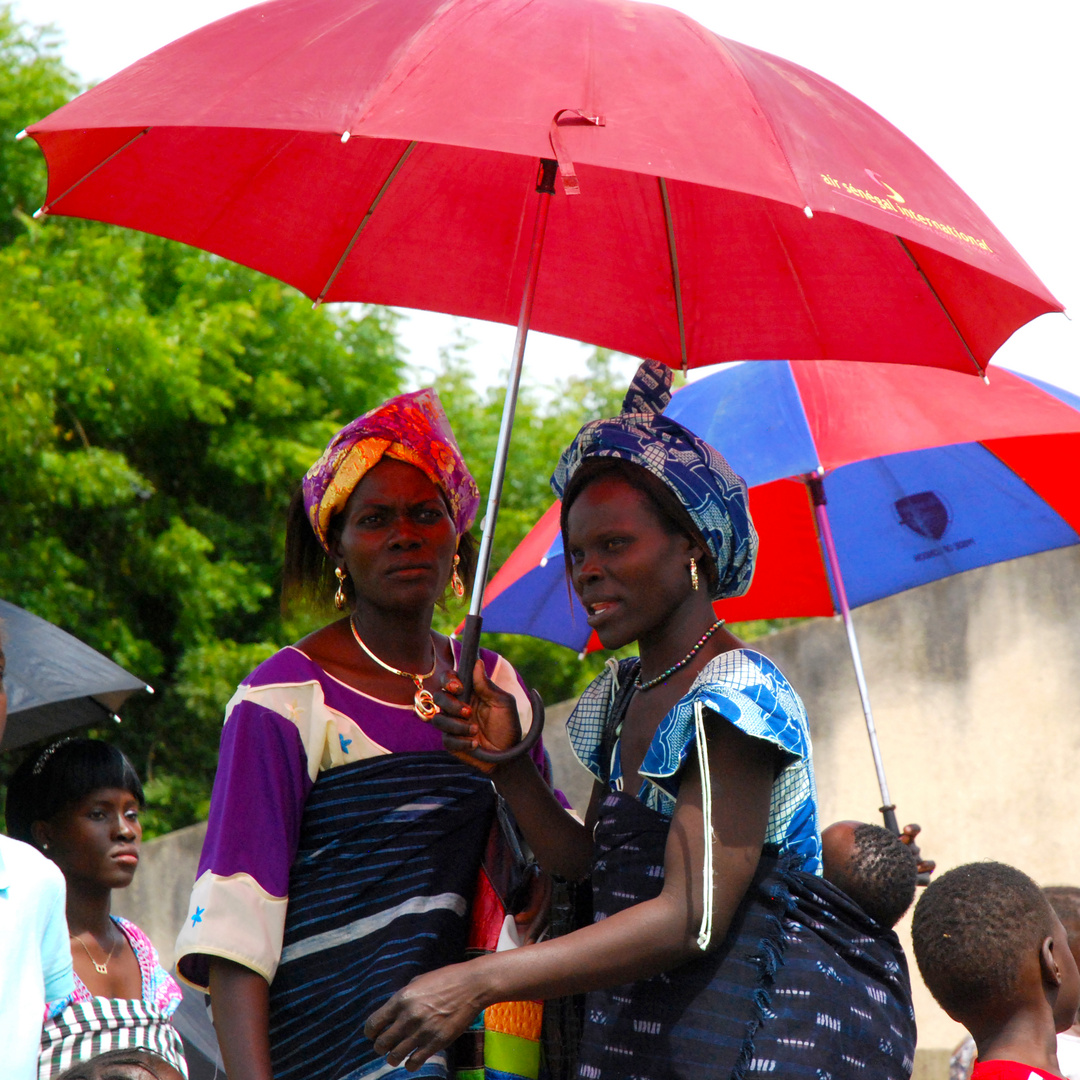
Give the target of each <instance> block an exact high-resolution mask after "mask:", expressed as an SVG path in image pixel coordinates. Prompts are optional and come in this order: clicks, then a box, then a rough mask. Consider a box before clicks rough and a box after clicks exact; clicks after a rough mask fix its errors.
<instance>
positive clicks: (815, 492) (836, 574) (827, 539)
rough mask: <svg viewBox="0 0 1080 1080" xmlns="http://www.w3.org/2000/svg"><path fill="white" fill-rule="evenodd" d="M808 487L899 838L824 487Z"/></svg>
mask: <svg viewBox="0 0 1080 1080" xmlns="http://www.w3.org/2000/svg"><path fill="white" fill-rule="evenodd" d="M809 487H810V495H811V498H812V499H813V503H814V516H815V517H816V518H817V526H818V536H819V537H820V538H821V546H822V548H823V549H824V552H825V559H826V562H827V563H828V566H829V576H830V577H831V578H832V585H833V592H834V594H835V597H836V606H837V607H838V608H839V609H840V617H841V618H842V619H843V620H844V630H845V631H846V632H847V639H848V649H849V650H850V652H851V663H852V665H853V666H854V668H855V682H856V684H857V686H858V687H859V700H860V701H861V702H862V710H863V717H864V718H865V720H866V734H867V736H868V737H869V739H870V753H871V754H872V755H873V758H874V769H875V770H876V772H877V780H878V788H879V790H880V791H881V802H882V806H881V813H882V814H883V815H884V818H885V824H886V826H887V827H888V828H889V830H890V831H891V832H893V833H894V834H896V835H899V833H900V830H899V829H898V828H897V824H896V813H895V811H896V808H895V807H894V806H893V805H892V799H890V798H889V782H888V781H887V780H886V779H885V764H884V762H883V761H882V760H881V747H880V746H879V745H878V737H877V726H876V725H875V724H874V713H873V711H872V710H871V708H870V691H869V690H868V689H867V686H866V675H865V674H864V673H863V665H862V656H861V654H860V653H859V639H858V638H857V637H856V636H855V624H854V623H853V622H852V620H851V608H850V607H848V599H847V590H846V589H845V588H844V578H843V576H842V575H841V573H840V559H839V557H838V556H837V554H836V545H835V544H834V543H833V536H832V529H831V528H830V527H829V514H828V510H827V509H826V505H825V489H824V485H823V484H822V482H821V480H820V478H818V477H812V478H811V479H810V482H809Z"/></svg>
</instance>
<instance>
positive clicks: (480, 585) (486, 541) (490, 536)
mask: <svg viewBox="0 0 1080 1080" xmlns="http://www.w3.org/2000/svg"><path fill="white" fill-rule="evenodd" d="M540 176H541V179H540V183H539V184H538V185H537V192H538V194H539V196H540V198H539V200H538V201H537V204H536V221H535V222H534V224H533V236H532V245H531V246H530V248H529V263H528V267H527V269H526V272H525V291H524V295H523V296H522V298H521V313H520V315H519V316H518V325H517V335H516V337H515V339H514V355H513V359H512V361H511V364H510V375H509V378H508V379H507V381H506V400H505V401H504V402H503V412H502V422H501V423H500V425H499V441H498V443H497V445H496V447H495V462H494V464H493V465H492V468H491V487H490V488H489V490H488V502H487V513H486V514H485V515H484V524H483V532H482V534H481V537H480V553H479V555H478V556H477V560H476V577H475V579H474V580H473V590H472V597H471V599H470V601H469V618H470V621H471V622H472V623H473V624H474V626H475V629H474V630H473V632H472V633H471V634H469V635H468V637H467V639H466V641H465V643H464V644H465V646H466V647H465V648H463V649H462V653H461V661H460V665H459V671H458V675H459V677H460V678H461V681H462V683H464V691H463V693H462V697H464V698H466V699H467V698H468V697H469V696H471V694H472V671H473V667H474V666H475V664H476V652H475V651H474V648H473V647H472V643H473V641H474V640H475V641H476V645H475V648H477V649H478V648H479V636H480V628H479V620H480V611H481V609H482V608H483V606H484V590H485V588H486V587H487V579H488V571H489V570H490V568H491V546H492V543H493V541H494V539H495V523H496V521H497V520H498V517H499V501H500V500H501V498H502V488H503V480H504V478H505V477H506V458H507V455H508V454H509V452H510V435H511V432H512V431H513V428H514V411H515V409H516V408H517V397H518V386H519V384H520V382H521V367H522V363H523V361H524V359H525V339H526V338H527V337H528V335H529V321H530V319H531V318H532V308H533V298H534V297H535V295H536V279H537V277H538V275H539V272H540V255H541V253H542V252H543V249H544V233H545V231H546V230H547V219H548V210H549V209H550V207H551V196H552V195H553V194H554V193H555V186H554V182H555V162H554V161H549V160H547V159H543V160H542V161H541V174H540Z"/></svg>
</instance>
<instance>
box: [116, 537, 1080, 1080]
mask: <svg viewBox="0 0 1080 1080" xmlns="http://www.w3.org/2000/svg"><path fill="white" fill-rule="evenodd" d="M855 623H856V628H857V631H858V635H859V642H860V645H861V648H862V653H863V661H864V665H865V669H866V676H867V681H868V683H869V687H870V697H871V701H872V704H873V707H874V715H875V718H876V720H877V727H878V732H879V735H880V740H881V746H882V753H883V756H884V761H885V767H886V770H887V773H888V778H889V784H890V787H891V789H892V791H891V793H892V797H893V800H894V802H896V804H897V806H898V814H899V817H900V820H901V822H909V821H917V822H918V823H919V824H921V825H922V826H923V830H924V831H923V851H924V852H925V854H926V855H927V857H929V858H933V859H936V860H937V864H938V868H939V872H941V871H943V870H947V869H949V868H950V867H952V866H957V865H959V864H960V863H964V862H969V861H971V860H973V859H986V858H996V859H1001V860H1003V861H1005V862H1011V863H1014V864H1015V865H1017V866H1019V867H1020V868H1021V869H1023V870H1025V871H1026V872H1028V873H1029V874H1031V875H1032V876H1033V877H1034V878H1035V879H1036V880H1037V881H1039V882H1040V883H1041V884H1044V885H1050V884H1080V846H1078V844H1077V826H1078V817H1080V810H1078V809H1077V798H1076V778H1075V774H1076V772H1077V765H1078V761H1080V754H1078V752H1080V648H1078V642H1080V548H1065V549H1062V550H1060V551H1054V552H1047V553H1044V554H1042V555H1035V556H1031V557H1029V558H1026V559H1020V560H1016V561H1014V562H1010V563H1002V564H999V565H998V566H992V567H986V568H984V569H981V570H974V571H970V572H969V573H966V574H961V575H958V576H956V577H952V578H947V579H945V580H943V581H940V582H936V583H935V584H933V585H927V586H924V587H922V588H921V589H915V590H912V591H911V592H907V593H903V594H901V595H899V596H895V597H891V598H889V599H887V600H881V601H879V602H878V603H876V604H870V605H867V606H866V607H865V608H861V609H859V610H858V611H857V612H856V613H855ZM756 644H757V646H758V647H759V648H760V649H761V650H762V651H763V652H766V653H768V654H769V655H770V656H771V657H772V658H773V659H774V660H775V661H776V662H777V663H778V664H779V665H780V667H781V668H782V669H783V670H784V671H785V673H786V674H787V675H788V677H789V678H790V679H791V681H792V683H793V684H794V685H795V687H796V689H797V690H798V691H799V692H800V694H801V695H802V697H803V700H804V701H805V702H806V706H807V711H808V712H809V715H810V720H811V727H812V731H813V737H814V754H815V765H816V770H817V781H818V789H819V793H820V798H821V814H822V817H821V820H822V824H828V823H829V822H831V821H836V820H839V819H841V818H856V819H861V820H864V821H879V820H880V815H879V814H878V806H879V805H880V798H879V797H878V793H877V785H876V781H875V777H874V770H873V766H872V762H871V758H870V751H869V747H868V745H867V740H866V730H865V725H864V722H863V716H862V710H861V707H860V704H859V698H858V693H857V691H856V688H855V681H854V677H853V675H852V667H851V659H850V655H849V653H848V649H847V640H846V638H845V635H844V632H843V627H842V626H841V624H840V623H839V621H837V620H832V619H815V620H812V621H810V622H807V623H803V624H800V625H798V626H794V627H791V628H789V629H787V630H784V631H781V632H780V633H778V634H774V635H772V636H771V637H769V638H766V639H764V640H762V641H759V642H757V643H756ZM571 704H572V703H570V702H563V703H561V704H559V705H553V706H551V707H550V708H549V709H548V718H547V731H546V733H545V743H546V744H547V746H548V749H549V752H550V753H551V756H552V760H553V763H554V766H555V771H556V776H555V779H556V784H557V786H559V787H561V788H562V790H563V791H564V792H566V794H567V795H568V796H569V798H570V801H571V802H572V803H573V804H574V806H575V808H576V809H578V810H579V812H581V813H582V814H583V813H584V810H585V807H586V805H587V804H588V798H589V792H590V790H591V781H590V779H589V777H588V774H586V773H585V772H584V770H583V769H582V768H581V766H580V765H578V764H577V763H576V761H575V760H574V758H573V754H572V752H571V751H570V747H569V743H568V742H567V740H566V733H565V727H564V722H565V719H566V716H567V715H568V714H569V709H570V706H571ZM204 831H205V826H203V825H196V826H192V827H191V828H190V829H182V830H180V831H179V832H176V833H173V834H171V835H170V836H167V837H162V838H161V839H159V840H154V841H151V842H150V843H148V844H146V845H145V847H144V858H143V861H142V864H141V867H140V870H139V874H138V876H137V877H136V879H135V883H134V884H133V885H132V886H131V888H130V889H128V890H126V892H125V893H117V894H116V909H117V911H118V912H120V913H121V914H125V915H128V917H130V918H132V919H134V921H135V922H137V923H138V924H139V925H140V926H142V927H143V928H144V929H145V930H146V931H147V933H149V934H150V936H151V937H152V938H153V940H154V942H155V944H156V945H157V946H158V950H159V951H160V952H161V954H162V959H163V961H164V962H165V964H166V966H169V964H171V962H172V952H173V941H174V938H175V936H176V932H177V929H178V927H179V925H180V922H181V920H182V919H183V918H184V916H185V914H186V912H187V894H188V891H189V890H190V888H191V884H192V881H193V880H194V876H195V865H196V862H197V860H198V853H199V848H200V846H201V843H202V836H203V833H204ZM909 919H910V916H909V917H908V919H905V921H904V923H903V924H902V925H901V931H902V937H904V938H905V945H906V946H907V945H908V942H907V940H906V935H907V929H906V928H907V925H908V922H909ZM909 956H910V948H909ZM912 967H913V971H912V975H913V982H914V984H915V995H916V1013H917V1017H918V1022H919V1047H920V1053H919V1060H918V1062H917V1068H916V1076H917V1077H920V1078H926V1080H930V1078H937V1077H942V1078H944V1076H945V1071H944V1068H945V1063H946V1062H947V1051H948V1050H949V1049H951V1048H952V1047H953V1046H955V1045H956V1044H957V1043H958V1042H959V1041H960V1039H961V1037H962V1036H963V1031H962V1029H960V1028H959V1026H958V1025H956V1024H954V1023H952V1021H950V1020H949V1019H948V1017H946V1016H945V1015H944V1013H942V1012H941V1010H940V1009H938V1008H937V1006H936V1005H935V1004H934V1002H933V1000H932V999H931V998H930V996H929V994H928V993H927V992H926V990H925V988H924V987H923V986H922V983H921V981H920V980H919V978H918V973H917V971H915V970H914V962H913V961H912Z"/></svg>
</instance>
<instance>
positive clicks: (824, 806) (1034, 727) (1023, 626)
mask: <svg viewBox="0 0 1080 1080" xmlns="http://www.w3.org/2000/svg"><path fill="white" fill-rule="evenodd" d="M854 620H855V626H856V630H857V633H858V637H859V643H860V648H861V651H862V655H863V665H864V668H865V671H866V677H867V682H868V684H869V690H870V700H871V704H872V706H873V710H874V718H875V720H876V723H877V729H878V735H879V739H880V743H881V749H882V756H883V759H884V763H885V769H886V773H887V776H888V780H889V787H890V794H891V796H892V799H893V801H894V802H895V803H896V805H897V808H898V809H897V814H898V817H899V819H900V822H901V824H903V823H905V822H918V823H919V824H920V825H922V827H923V834H922V837H921V838H920V839H921V840H922V849H923V852H924V854H925V855H926V857H928V858H932V859H935V860H936V861H937V864H938V873H941V872H942V871H944V870H948V869H949V868H950V867H953V866H957V865H959V864H961V863H966V862H971V861H972V860H976V859H999V860H1001V861H1002V862H1008V863H1012V864H1014V865H1016V866H1018V867H1019V868H1020V869H1022V870H1024V871H1025V872H1026V873H1028V874H1030V875H1031V876H1032V877H1034V878H1035V879H1036V881H1038V882H1039V883H1040V884H1042V885H1054V884H1075V885H1080V845H1078V843H1077V839H1078V835H1077V833H1078V828H1077V827H1078V825H1080V808H1078V806H1077V799H1076V773H1077V766H1078V764H1080V754H1078V751H1080V647H1078V643H1080V548H1076V547H1073V548H1065V549H1062V550H1059V551H1052V552H1046V553H1044V554H1041V555H1034V556H1030V557H1028V558H1026V559H1018V560H1016V561H1014V562H1010V563H1001V564H998V565H997V566H990V567H984V568H983V569H980V570H973V571H970V572H968V573H966V574H960V575H958V576H956V577H952V578H947V579H945V580H943V581H939V582H936V583H934V584H932V585H927V586H923V587H922V588H920V589H915V590H912V591H911V592H907V593H903V594H901V595H899V596H894V597H890V598H889V599H887V600H881V601H878V602H877V603H875V604H869V605H867V606H866V607H864V608H860V609H859V610H858V611H856V612H855V614H854ZM757 644H758V645H759V647H760V648H761V649H762V651H763V652H766V653H768V654H769V655H770V656H771V657H772V658H773V659H774V660H775V661H776V663H777V664H778V665H779V666H780V667H781V669H782V670H783V671H784V672H785V674H787V676H788V677H789V678H790V679H791V681H792V683H793V684H794V685H795V687H796V689H798V691H799V693H800V694H801V695H802V697H803V700H804V701H805V703H806V707H807V711H808V713H809V715H810V719H811V725H812V730H813V737H814V757H815V763H816V771H817V782H818V791H819V794H820V799H821V815H822V816H821V821H822V824H823V825H827V824H829V823H830V822H832V821H836V820H839V819H842V818H855V819H859V820H863V821H875V822H878V823H880V821H881V817H880V814H878V807H879V806H880V803H881V801H880V797H879V795H878V790H877V783H876V779H875V775H874V769H873V763H872V760H871V757H870V749H869V744H868V742H867V737H866V728H865V723H864V720H863V716H862V709H861V706H860V703H859V697H858V692H857V690H856V687H855V680H854V677H853V674H852V665H851V659H850V654H849V652H848V648H847V640H846V637H845V635H844V631H843V626H842V625H841V624H840V622H839V620H835V621H834V620H831V619H820V620H814V621H813V622H812V623H807V624H801V625H799V626H795V627H791V628H789V629H787V630H784V631H781V632H780V633H778V634H774V635H772V636H771V637H769V638H767V639H765V640H764V641H761V642H758V643H757ZM909 925H910V913H909V915H908V916H907V917H906V918H905V920H904V921H903V923H902V924H901V927H900V928H898V929H900V931H901V937H902V939H903V940H904V944H905V948H906V949H907V950H908V956H909V960H910V962H911V965H912V969H913V970H912V982H913V984H914V991H915V1007H916V1015H917V1019H918V1025H919V1047H920V1050H922V1051H924V1052H926V1051H941V1050H945V1049H948V1048H952V1047H954V1046H955V1045H956V1044H957V1043H958V1042H959V1041H960V1040H961V1038H962V1037H963V1036H964V1031H963V1029H962V1028H961V1027H960V1026H959V1025H958V1024H954V1023H953V1022H952V1021H951V1020H950V1019H949V1018H948V1017H947V1016H946V1015H945V1014H944V1013H943V1012H942V1011H941V1010H940V1009H939V1008H938V1007H937V1005H936V1004H935V1003H934V1001H933V999H932V998H931V997H930V994H929V992H928V991H927V990H926V988H925V987H924V986H923V984H922V981H921V980H920V979H919V977H918V972H917V971H916V970H915V969H914V968H915V965H914V959H913V958H912V956H911V951H910V938H909V933H908V927H909ZM926 1057H927V1055H926V1054H925V1053H923V1054H920V1058H926ZM934 1060H935V1061H937V1062H939V1063H940V1061H941V1057H940V1054H935V1055H934ZM921 1064H923V1065H927V1061H926V1060H924V1061H922V1062H921ZM924 1075H925V1076H926V1077H927V1078H929V1077H931V1076H935V1077H936V1076H941V1077H942V1078H944V1076H945V1075H946V1073H944V1072H941V1071H940V1065H935V1068H934V1070H933V1071H932V1072H931V1071H927V1072H925V1073H924Z"/></svg>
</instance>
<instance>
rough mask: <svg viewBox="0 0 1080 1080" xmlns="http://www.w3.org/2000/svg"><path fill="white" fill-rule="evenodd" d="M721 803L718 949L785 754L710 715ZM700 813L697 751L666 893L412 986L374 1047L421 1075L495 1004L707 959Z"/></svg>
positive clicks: (375, 1022) (386, 1018)
mask: <svg viewBox="0 0 1080 1080" xmlns="http://www.w3.org/2000/svg"><path fill="white" fill-rule="evenodd" d="M706 717H707V719H706V723H705V727H706V742H707V746H708V761H709V777H710V781H711V786H712V797H713V803H714V805H713V813H712V825H713V837H712V855H713V890H712V928H713V932H712V945H713V946H717V945H719V944H720V943H721V942H722V941H723V940H724V937H725V935H726V934H727V930H728V927H729V925H730V923H731V919H732V917H733V916H734V914H735V911H736V909H737V908H738V906H739V903H740V901H741V900H742V898H743V896H744V894H745V893H746V890H747V888H748V887H749V885H750V882H751V880H752V879H753V876H754V872H755V871H756V869H757V865H758V862H759V860H760V857H761V848H762V845H763V844H764V841H765V832H766V828H767V825H768V819H769V806H770V801H771V795H772V785H773V779H774V777H775V775H776V768H777V751H776V750H775V748H774V747H773V746H772V745H771V744H769V743H767V742H765V741H764V740H761V739H756V738H753V737H751V736H749V735H745V734H744V733H742V732H741V731H739V730H738V729H736V728H735V727H734V726H732V725H731V724H730V723H728V722H727V721H726V720H722V719H720V718H719V717H717V716H715V715H714V714H710V713H707V714H706ZM704 854H705V837H704V812H703V808H702V787H701V780H700V774H699V769H698V765H697V762H696V753H695V754H691V755H690V757H689V758H688V759H687V761H686V763H685V765H684V770H683V778H682V781H681V785H680V792H679V800H678V803H677V805H676V808H675V813H674V816H673V818H672V822H671V828H670V831H669V834H668V841H667V847H666V850H665V853H664V887H663V889H662V891H661V893H660V895H659V896H657V897H656V898H655V899H653V900H647V901H645V902H643V903H640V904H636V905H634V906H633V907H631V908H627V909H626V910H624V911H621V912H619V913H617V914H615V915H612V916H609V917H608V918H606V919H604V920H602V921H601V922H598V923H594V924H593V925H591V926H587V927H585V928H583V929H581V930H578V931H576V932H575V933H573V934H568V935H567V936H566V937H563V938H558V939H556V940H554V941H547V942H541V943H540V944H538V945H530V946H526V947H524V948H521V949H512V950H510V951H509V952H502V953H493V954H491V955H488V956H484V957H481V958H479V959H477V960H472V961H469V962H467V963H464V964H455V965H453V966H451V967H446V968H443V969H441V970H440V971H433V972H429V973H428V974H426V975H421V976H420V977H418V978H416V979H414V980H413V981H412V982H411V983H410V984H409V985H408V986H407V987H405V988H404V989H403V990H401V991H399V992H398V993H397V994H395V995H394V997H392V998H391V999H390V1000H389V1001H388V1002H387V1003H386V1005H384V1006H383V1007H382V1008H381V1009H379V1010H378V1011H377V1012H375V1013H374V1014H373V1015H372V1017H371V1018H370V1019H369V1021H368V1023H367V1026H366V1031H367V1034H368V1037H369V1038H372V1039H373V1040H374V1042H375V1049H376V1050H377V1051H378V1052H379V1053H380V1054H383V1055H385V1056H386V1059H387V1061H388V1063H389V1064H391V1065H397V1064H400V1063H401V1062H402V1061H405V1059H406V1058H408V1062H407V1068H409V1069H416V1068H419V1067H420V1065H421V1064H422V1063H423V1062H424V1061H425V1060H427V1058H428V1057H429V1056H430V1055H431V1054H433V1053H435V1052H437V1051H438V1050H440V1049H442V1048H443V1047H445V1046H446V1045H448V1044H449V1043H450V1042H451V1041H452V1040H453V1039H454V1038H455V1037H456V1036H457V1035H459V1034H460V1033H461V1032H462V1031H464V1030H465V1028H466V1027H467V1026H468V1025H469V1023H471V1021H472V1020H473V1018H474V1017H475V1016H476V1014H477V1013H478V1012H480V1010H481V1009H483V1008H485V1007H486V1006H488V1005H490V1004H492V1003H493V1002H497V1001H515V1000H529V999H543V998H550V997H559V996H562V995H565V994H578V993H583V992H586V991H589V990H595V989H599V988H601V987H604V986H613V985H618V984H620V983H625V982H633V981H637V980H640V979H646V978H649V977H650V976H652V975H655V974H657V973H658V972H660V971H665V970H668V969H670V968H673V967H677V966H678V965H680V964H683V963H685V962H686V961H687V960H689V959H691V958H692V957H694V956H695V955H699V954H700V951H699V947H698V943H697V939H698V932H699V929H700V927H701V924H702V915H703V913H704V903H705V899H704V898H705V887H704V885H705V879H704Z"/></svg>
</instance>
